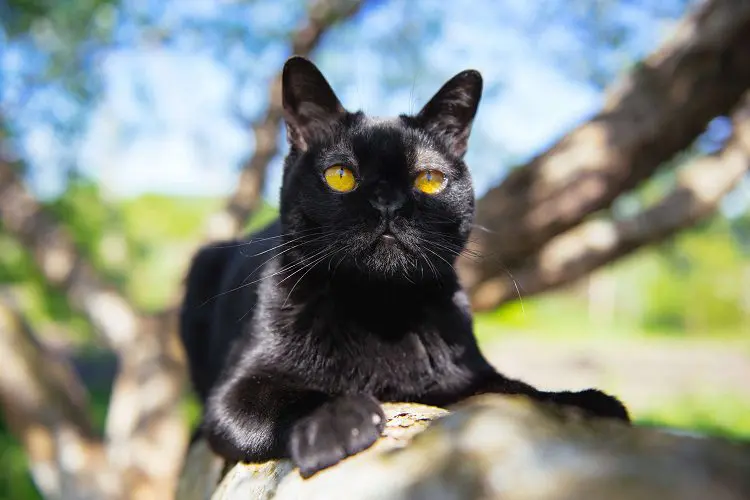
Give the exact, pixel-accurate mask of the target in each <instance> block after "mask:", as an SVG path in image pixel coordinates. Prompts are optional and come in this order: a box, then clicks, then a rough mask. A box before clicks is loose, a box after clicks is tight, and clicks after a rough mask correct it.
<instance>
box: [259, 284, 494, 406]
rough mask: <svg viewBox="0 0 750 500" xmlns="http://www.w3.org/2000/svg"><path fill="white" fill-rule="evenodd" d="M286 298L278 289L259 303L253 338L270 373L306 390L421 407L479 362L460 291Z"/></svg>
mask: <svg viewBox="0 0 750 500" xmlns="http://www.w3.org/2000/svg"><path fill="white" fill-rule="evenodd" d="M268 288H269V289H270V288H271V286H270V285H269V287H268ZM284 292H285V290H284V287H275V288H274V290H273V292H270V293H269V295H266V296H265V297H264V299H265V301H267V303H265V304H264V305H263V309H266V312H267V313H266V314H264V313H263V311H262V310H261V312H259V314H258V316H257V317H256V320H257V321H256V324H255V325H254V330H255V332H254V335H255V336H256V339H257V341H258V342H259V343H260V344H265V347H264V348H263V349H262V351H263V352H265V353H266V355H268V354H269V353H270V354H271V356H269V357H267V358H266V359H265V360H264V361H265V362H267V363H269V366H273V367H274V369H275V370H283V371H284V372H286V373H287V374H289V375H290V376H292V377H294V378H295V379H298V380H300V381H302V382H303V383H304V384H305V385H306V386H309V387H311V388H316V389H319V390H321V391H324V392H328V393H356V392H367V393H370V394H373V395H375V396H376V397H378V398H379V399H381V400H384V401H388V400H401V401H403V400H424V398H425V397H426V396H429V395H434V396H435V397H439V396H438V395H439V394H440V393H443V392H446V391H448V390H450V389H451V387H452V386H453V385H455V384H457V383H463V382H464V378H465V377H466V376H468V373H469V372H470V371H471V370H469V369H468V368H469V366H468V365H471V364H476V363H480V362H481V361H480V359H478V356H479V354H478V351H477V350H476V346H475V344H474V341H473V336H472V334H471V320H470V317H469V316H468V315H467V314H466V313H465V312H464V311H462V310H461V308H460V304H457V303H456V298H455V297H454V295H455V294H461V293H462V292H460V290H451V289H447V290H440V289H438V290H430V291H421V293H420V292H418V291H417V290H413V291H411V293H410V292H409V291H408V290H400V291H396V290H393V289H391V290H385V289H379V288H378V287H372V286H368V285H366V284H363V285H361V286H351V285H348V286H345V287H341V288H337V287H336V286H335V285H333V284H331V283H328V284H326V285H325V286H320V287H318V288H310V289H305V290H303V291H301V293H298V294H297V295H294V296H293V297H289V296H288V293H287V295H284ZM282 296H284V302H282V303H281V304H283V307H280V305H279V304H280V302H279V301H280V300H281V298H282ZM290 301H291V304H290ZM459 302H460V301H459ZM270 311H272V312H271V313H270V314H268V312H270ZM480 358H481V357H480Z"/></svg>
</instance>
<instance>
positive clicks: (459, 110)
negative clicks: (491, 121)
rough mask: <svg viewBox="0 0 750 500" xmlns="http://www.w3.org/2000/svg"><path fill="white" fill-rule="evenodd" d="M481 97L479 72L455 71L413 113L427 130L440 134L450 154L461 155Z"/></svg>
mask: <svg viewBox="0 0 750 500" xmlns="http://www.w3.org/2000/svg"><path fill="white" fill-rule="evenodd" d="M481 97H482V75H480V74H479V72H478V71H475V70H467V71H462V72H461V73H459V74H457V75H456V76H454V77H453V78H451V79H450V80H448V82H446V84H445V85H443V86H442V87H441V88H440V90H438V91H437V93H436V94H435V95H434V96H433V97H432V99H430V102H428V103H427V104H425V106H424V108H422V110H421V111H420V112H419V114H418V115H417V116H416V119H417V122H418V123H419V124H420V125H421V126H422V127H424V128H425V129H427V130H428V131H429V132H431V133H433V134H435V135H438V136H440V137H441V138H442V139H443V141H444V142H445V143H446V144H447V146H448V148H449V150H450V152H451V154H453V155H454V156H456V157H458V158H461V157H463V156H464V154H466V147H467V143H468V141H469V134H470V133H471V124H472V122H473V121H474V116H475V115H476V114H477V107H478V106H479V99H480V98H481Z"/></svg>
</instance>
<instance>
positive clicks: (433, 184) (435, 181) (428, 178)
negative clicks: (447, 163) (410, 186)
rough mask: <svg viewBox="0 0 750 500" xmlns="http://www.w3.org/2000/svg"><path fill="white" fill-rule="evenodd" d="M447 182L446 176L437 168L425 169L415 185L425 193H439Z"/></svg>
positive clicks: (415, 181)
mask: <svg viewBox="0 0 750 500" xmlns="http://www.w3.org/2000/svg"><path fill="white" fill-rule="evenodd" d="M445 184H446V183H445V176H444V175H443V174H442V173H441V172H438V171H437V170H423V171H422V172H420V173H419V175H418V176H417V178H416V179H415V180H414V187H415V188H417V189H419V190H420V191H422V192H423V193H425V194H437V193H439V192H440V191H442V190H443V188H444V187H445Z"/></svg>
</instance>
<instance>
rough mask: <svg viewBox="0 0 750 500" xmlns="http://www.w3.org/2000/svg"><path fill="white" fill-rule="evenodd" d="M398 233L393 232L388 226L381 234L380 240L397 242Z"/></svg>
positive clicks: (390, 242)
mask: <svg viewBox="0 0 750 500" xmlns="http://www.w3.org/2000/svg"><path fill="white" fill-rule="evenodd" d="M396 240H397V238H396V235H395V234H393V233H392V232H391V230H390V229H389V228H386V229H385V231H383V233H382V234H381V235H380V241H382V242H384V243H389V244H393V243H396Z"/></svg>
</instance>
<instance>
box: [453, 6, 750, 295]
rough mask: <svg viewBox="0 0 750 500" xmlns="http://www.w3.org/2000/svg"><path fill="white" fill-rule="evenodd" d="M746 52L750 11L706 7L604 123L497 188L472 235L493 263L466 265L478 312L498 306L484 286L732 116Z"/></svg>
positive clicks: (594, 123) (632, 79)
mask: <svg viewBox="0 0 750 500" xmlns="http://www.w3.org/2000/svg"><path fill="white" fill-rule="evenodd" d="M749 48H750V2H748V1H747V0H708V1H706V2H705V3H703V4H702V5H701V6H700V8H698V9H697V10H696V11H695V12H693V13H692V14H691V15H689V16H687V17H686V18H685V20H684V21H682V23H681V24H680V25H679V27H678V29H677V31H676V33H675V34H674V36H673V37H672V38H671V40H670V41H669V42H667V43H666V44H665V45H664V46H662V47H661V48H660V49H658V50H657V51H656V52H655V53H653V54H652V55H651V56H649V57H648V58H647V59H646V60H645V61H644V62H643V63H642V64H640V65H638V66H637V67H636V68H635V69H634V70H633V71H632V72H631V74H630V75H628V76H627V77H626V78H624V79H623V80H622V81H620V82H619V84H617V85H615V86H614V88H613V89H611V90H610V91H609V93H608V97H607V100H606V103H605V105H604V107H603V109H602V110H601V111H600V112H599V113H598V114H596V115H595V116H594V117H593V118H591V119H590V120H588V121H587V122H585V123H583V124H582V125H580V126H578V127H577V128H575V129H574V130H573V131H572V132H570V133H568V134H567V135H566V136H564V137H563V138H562V139H561V140H560V141H558V142H557V143H556V144H555V145H554V146H552V147H551V148H550V149H549V150H547V151H546V152H544V153H542V154H541V155H539V156H537V157H536V158H534V159H533V160H531V161H530V162H529V163H528V164H526V165H524V166H522V167H520V168H518V169H516V170H514V171H513V172H511V173H510V175H509V176H508V177H507V178H506V179H505V181H504V182H502V183H501V184H500V185H499V186H497V187H495V188H493V189H491V190H490V191H489V192H488V193H487V194H486V195H485V196H484V197H483V198H482V199H481V200H480V201H479V202H478V205H477V226H478V227H479V228H483V229H481V230H480V229H478V230H477V231H475V233H474V234H473V235H472V239H473V240H474V241H475V242H476V246H477V250H478V251H479V252H480V253H482V254H484V255H485V256H486V257H491V258H486V259H483V260H480V261H478V262H467V263H464V265H462V277H463V278H464V282H465V284H466V285H467V287H468V288H469V289H470V291H471V292H472V293H473V295H474V296H475V297H476V298H477V299H476V300H477V302H476V305H477V306H481V307H482V308H484V307H489V306H490V305H491V304H493V303H494V304H495V305H496V304H497V303H498V302H497V300H495V301H487V300H486V299H482V300H479V298H478V296H477V291H478V290H479V289H486V287H485V286H484V285H485V284H486V283H487V282H488V281H490V280H492V281H493V283H494V282H496V281H497V280H498V279H500V277H502V276H505V274H506V270H507V269H510V270H514V269H526V268H527V267H528V265H529V262H530V261H533V260H538V257H537V254H538V253H539V252H540V251H542V249H543V248H545V246H547V244H548V242H550V240H552V239H553V238H554V237H556V236H558V235H560V234H562V233H564V232H565V231H568V230H569V229H571V228H573V227H575V226H577V225H578V224H580V223H581V222H582V221H584V220H585V219H586V218H587V217H588V216H589V215H590V214H591V213H594V212H596V211H599V210H602V209H606V208H608V207H609V206H610V205H611V204H612V202H613V201H614V200H615V199H616V198H617V197H618V196H619V195H620V194H622V193H623V192H626V191H628V190H630V189H632V188H634V187H636V186H637V185H638V184H639V183H640V182H642V181H644V180H645V179H647V178H649V177H650V176H651V175H652V174H653V173H654V172H655V171H656V170H657V168H659V166H660V165H661V164H662V163H663V162H664V161H666V160H668V159H670V158H671V157H672V156H674V155H675V154H676V153H678V152H679V151H682V150H684V149H685V148H687V147H688V146H689V145H690V144H691V143H692V142H693V141H694V140H695V139H696V137H697V136H698V135H700V134H701V133H702V132H703V131H704V130H705V128H706V126H707V124H708V123H709V121H710V120H712V119H713V118H715V117H717V116H721V115H725V114H727V113H729V111H730V110H731V109H732V108H733V107H734V106H735V105H736V104H737V103H738V102H739V100H740V98H741V96H742V94H743V93H744V91H745V90H747V89H748V88H750V49H749ZM527 293H530V292H528V291H527ZM501 295H502V294H500V295H498V296H497V297H498V300H499V297H500V296H501Z"/></svg>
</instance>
